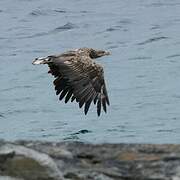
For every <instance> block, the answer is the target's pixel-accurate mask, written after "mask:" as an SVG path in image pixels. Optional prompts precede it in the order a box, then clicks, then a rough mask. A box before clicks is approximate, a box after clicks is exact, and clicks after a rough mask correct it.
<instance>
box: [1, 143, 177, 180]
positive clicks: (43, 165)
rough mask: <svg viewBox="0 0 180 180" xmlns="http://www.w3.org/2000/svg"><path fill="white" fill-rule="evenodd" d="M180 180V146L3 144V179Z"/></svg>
mask: <svg viewBox="0 0 180 180" xmlns="http://www.w3.org/2000/svg"><path fill="white" fill-rule="evenodd" d="M63 179H64V180H180V145H150V144H100V145H92V144H84V143H80V142H60V143H55V142H40V141H16V142H13V143H12V142H5V141H3V140H1V141H0V180H63Z"/></svg>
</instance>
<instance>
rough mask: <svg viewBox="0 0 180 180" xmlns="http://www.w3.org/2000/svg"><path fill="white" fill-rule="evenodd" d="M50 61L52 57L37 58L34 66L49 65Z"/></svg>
mask: <svg viewBox="0 0 180 180" xmlns="http://www.w3.org/2000/svg"><path fill="white" fill-rule="evenodd" d="M49 60H50V57H40V58H36V59H35V60H34V61H33V62H32V64H34V65H36V64H47V63H48V62H49Z"/></svg>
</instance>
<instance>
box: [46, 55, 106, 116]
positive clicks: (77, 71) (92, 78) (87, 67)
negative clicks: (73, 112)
mask: <svg viewBox="0 0 180 180" xmlns="http://www.w3.org/2000/svg"><path fill="white" fill-rule="evenodd" d="M79 58H84V59H81V60H77V59H76V58H67V59H66V60H61V59H54V60H53V61H52V62H51V63H49V64H48V65H49V67H50V71H49V72H50V73H52V75H54V76H55V77H56V79H55V80H54V85H55V90H56V94H57V95H58V94H60V96H59V99H60V100H62V99H63V98H65V103H67V102H68V101H69V100H70V99H71V102H72V101H74V100H75V99H76V101H77V102H78V103H79V107H80V108H81V107H82V106H83V105H84V112H85V114H87V112H88V110H89V107H90V105H91V103H92V101H93V102H94V104H97V114H98V116H99V115H100V113H101V107H103V110H104V111H105V112H106V104H107V105H109V98H108V94H107V90H106V85H105V81H104V72H103V68H102V67H101V66H100V65H98V64H96V63H94V62H93V61H92V60H91V59H90V58H89V57H85V56H84V57H79Z"/></svg>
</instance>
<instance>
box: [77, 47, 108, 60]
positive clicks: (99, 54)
mask: <svg viewBox="0 0 180 180" xmlns="http://www.w3.org/2000/svg"><path fill="white" fill-rule="evenodd" d="M79 52H80V53H85V54H87V55H89V56H90V57H91V58H92V59H95V58H99V57H102V56H107V55H110V52H108V51H104V50H96V49H92V48H80V49H79Z"/></svg>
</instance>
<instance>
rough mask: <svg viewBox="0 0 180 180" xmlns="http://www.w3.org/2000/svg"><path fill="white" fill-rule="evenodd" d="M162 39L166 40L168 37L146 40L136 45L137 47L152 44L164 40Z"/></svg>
mask: <svg viewBox="0 0 180 180" xmlns="http://www.w3.org/2000/svg"><path fill="white" fill-rule="evenodd" d="M164 39H168V37H166V36H160V37H154V38H150V39H147V40H145V41H143V42H140V43H138V44H137V45H145V44H149V43H153V42H156V41H160V40H164Z"/></svg>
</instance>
